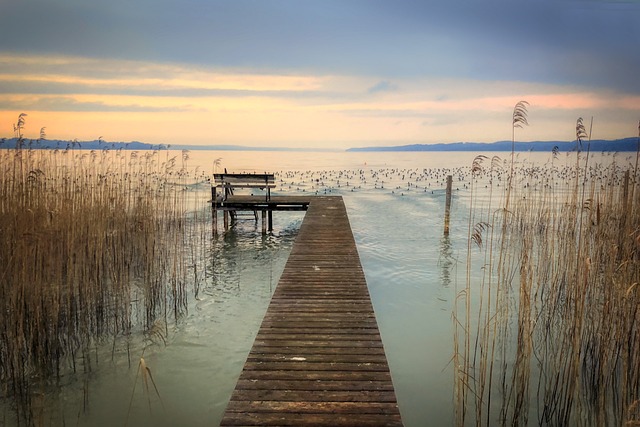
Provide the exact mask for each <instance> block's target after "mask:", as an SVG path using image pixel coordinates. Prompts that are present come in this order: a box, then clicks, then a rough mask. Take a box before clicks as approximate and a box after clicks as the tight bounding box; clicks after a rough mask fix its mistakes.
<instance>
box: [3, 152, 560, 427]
mask: <svg viewBox="0 0 640 427" xmlns="http://www.w3.org/2000/svg"><path fill="white" fill-rule="evenodd" d="M477 154H478V153H446V152H443V153H344V152H321V153H306V152H235V151H222V152H212V151H192V152H190V153H189V157H190V158H189V160H188V163H187V164H188V167H189V168H192V169H193V170H194V171H195V170H197V171H199V173H202V174H203V179H202V180H201V182H199V183H194V184H193V185H191V186H190V187H189V191H192V192H193V197H194V201H195V202H194V208H193V209H194V210H195V211H197V213H198V214H201V215H200V217H201V218H208V219H202V220H203V221H204V220H208V221H210V213H209V208H208V205H207V204H206V201H207V200H208V197H210V194H209V184H208V183H207V182H206V181H205V179H206V178H207V177H208V176H209V175H210V174H211V172H212V171H213V170H214V162H215V160H216V159H220V161H219V166H215V167H216V168H217V170H218V171H220V170H222V169H223V168H226V169H227V170H228V171H229V172H265V171H266V172H274V173H276V174H277V181H278V188H276V189H275V190H274V191H273V194H285V193H286V194H305V193H306V194H309V193H312V194H314V193H316V192H317V193H318V194H325V193H326V194H332V195H341V196H343V197H344V200H345V204H346V206H347V211H348V215H349V219H350V221H351V225H352V230H353V233H354V236H355V239H356V243H357V247H358V251H359V254H360V258H361V261H362V265H363V268H364V272H365V275H366V279H367V283H368V286H369V290H370V293H371V298H372V302H373V305H374V308H375V312H376V317H377V320H378V324H379V327H380V331H381V334H382V339H383V342H384V345H385V350H386V353H387V357H388V361H389V365H390V368H391V374H392V377H393V382H394V385H395V388H396V393H397V397H398V403H399V406H400V411H401V413H402V417H403V420H404V423H405V425H406V426H409V427H411V426H424V425H452V424H453V420H454V403H453V402H454V401H453V380H454V374H453V369H452V367H451V365H450V360H451V357H452V355H453V321H452V312H453V304H454V299H455V296H456V294H457V292H458V290H459V289H460V288H461V287H463V286H464V283H465V257H466V251H467V243H468V234H469V232H468V227H469V224H468V222H469V194H470V192H469V189H468V187H469V184H470V175H469V173H470V167H471V163H472V161H473V158H474V157H475V156H476V155H477ZM496 154H497V155H499V156H501V157H503V158H505V159H506V158H509V156H510V154H507V153H488V155H489V156H494V155H496ZM165 155H166V154H165V153H161V154H160V156H162V157H164V156H165ZM175 155H176V156H178V157H179V156H180V155H181V153H175ZM550 158H551V156H550V154H535V153H526V154H521V155H520V156H519V161H521V162H525V161H526V162H531V163H532V164H544V163H547V162H549V161H550ZM447 174H452V175H453V177H454V183H453V188H454V195H453V204H452V211H451V232H450V236H449V237H448V238H444V237H443V217H444V199H445V194H444V188H445V177H446V175H447ZM303 216H304V214H303V213H295V212H293V213H286V212H283V213H279V212H277V213H275V214H274V231H273V233H272V234H271V235H268V236H263V235H262V233H261V225H260V224H256V223H255V222H254V221H253V220H252V219H251V220H241V221H240V222H239V223H238V225H237V226H236V227H235V228H233V229H231V230H229V231H228V232H221V233H219V234H218V235H217V236H216V237H211V238H210V239H208V240H207V245H206V250H207V252H206V253H205V260H204V262H203V263H202V265H200V266H199V267H200V268H201V270H202V277H203V279H202V281H201V284H200V290H199V293H198V298H197V299H196V298H195V297H194V296H193V294H192V295H191V297H190V303H189V312H188V314H187V315H186V316H185V317H183V318H181V319H179V321H178V322H177V323H175V324H171V325H169V334H168V336H167V337H165V339H166V344H165V343H163V342H158V341H159V340H157V339H156V340H155V341H154V340H152V339H146V340H145V337H144V336H143V335H142V333H140V336H139V337H137V340H136V339H134V340H132V342H133V343H132V344H131V347H130V348H129V350H128V352H127V349H126V345H125V343H124V342H116V343H115V344H114V343H113V342H109V343H105V345H104V346H103V347H100V348H99V349H98V353H99V357H98V363H97V365H95V364H94V366H93V367H92V371H91V373H90V374H88V375H82V376H80V375H68V376H65V377H63V378H62V379H61V380H60V382H59V383H58V384H55V385H52V387H51V388H50V389H48V390H46V391H44V392H43V394H42V396H41V398H40V403H39V405H40V407H41V411H42V412H41V413H42V415H41V419H42V420H43V423H44V424H45V425H61V424H65V425H81V426H85V425H92V426H93V425H104V426H111V425H125V424H128V425H157V424H163V425H178V424H179V425H193V426H200V425H202V426H205V425H217V424H218V423H219V421H220V419H221V417H222V414H223V412H224V409H225V407H226V404H227V401H228V399H229V397H230V394H231V392H232V390H233V388H234V386H235V383H236V380H237V378H238V376H239V374H240V371H241V370H242V366H243V364H244V361H245V358H246V356H247V354H248V352H249V350H250V348H251V345H252V343H253V339H254V337H255V335H256V333H257V330H258V327H259V325H260V323H261V320H262V317H263V315H264V312H265V311H266V309H267V306H268V304H269V300H270V297H271V295H272V293H273V290H274V288H275V286H276V285H277V282H278V278H279V276H280V274H281V272H282V269H283V268H284V264H285V262H286V260H287V257H288V254H289V251H290V249H291V247H292V245H293V242H294V240H295V237H296V232H297V230H298V228H299V226H300V224H301V222H302V219H303ZM221 223H222V221H219V226H221ZM478 269H479V267H478ZM151 338H152V337H151ZM143 352H144V353H143ZM128 354H130V360H131V363H130V362H129V357H128ZM112 355H113V357H112ZM143 355H144V359H145V361H146V364H147V366H148V367H149V369H150V371H151V373H152V375H153V380H154V382H155V384H156V386H157V389H158V393H157V394H156V393H155V391H153V387H152V386H150V387H151V393H149V394H145V393H143V388H144V386H143V384H142V381H141V378H140V376H139V375H138V360H139V359H140V357H142V356H143ZM158 395H159V397H158ZM2 408H3V410H2V414H0V424H7V425H11V424H13V423H14V422H15V420H14V419H13V416H12V411H11V408H10V405H7V404H6V403H5V404H3V406H2Z"/></svg>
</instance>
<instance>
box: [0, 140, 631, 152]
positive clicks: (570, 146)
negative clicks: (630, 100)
mask: <svg viewBox="0 0 640 427" xmlns="http://www.w3.org/2000/svg"><path fill="white" fill-rule="evenodd" d="M583 144H584V142H583ZM16 147H20V148H32V149H39V148H43V149H62V150H64V149H74V148H77V149H86V150H104V149H116V150H118V149H125V150H220V151H327V149H326V148H317V149H314V148H304V149H303V148H298V147H254V146H245V145H191V144H148V143H145V142H138V141H132V142H107V141H104V140H102V139H97V140H93V141H78V140H74V141H64V140H53V139H52V140H50V139H25V138H22V139H18V138H2V139H0V148H16ZM584 148H586V147H582V148H581V150H582V149H584ZM511 149H512V142H511V141H497V142H490V143H487V142H452V143H437V144H410V145H392V146H385V147H375V146H370V147H357V148H349V149H347V150H346V151H349V152H362V151H473V152H482V151H501V152H509V151H511ZM513 149H514V151H516V152H526V151H535V152H545V151H546V152H552V151H557V152H562V153H567V152H572V151H576V149H577V142H576V141H529V142H516V143H515V144H514V146H513ZM590 150H591V151H595V152H597V151H603V152H626V151H637V150H638V138H637V137H631V138H623V139H613V140H604V139H597V140H593V141H591V142H590ZM338 151H339V150H338Z"/></svg>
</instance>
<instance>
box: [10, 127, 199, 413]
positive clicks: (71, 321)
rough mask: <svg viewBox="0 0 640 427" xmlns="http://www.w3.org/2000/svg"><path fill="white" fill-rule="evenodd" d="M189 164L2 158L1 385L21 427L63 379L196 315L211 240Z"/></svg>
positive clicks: (23, 153) (40, 155) (132, 158)
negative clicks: (204, 242)
mask: <svg viewBox="0 0 640 427" xmlns="http://www.w3.org/2000/svg"><path fill="white" fill-rule="evenodd" d="M23 125H24V123H19V124H18V125H17V126H16V127H17V129H16V132H21V128H22V126H23ZM187 160H188V157H187V156H186V155H184V154H183V158H182V161H181V163H180V166H181V168H180V169H177V168H176V163H175V162H174V161H168V162H165V163H164V164H160V161H159V153H158V152H148V153H144V154H142V155H141V154H140V153H137V152H123V151H122V150H106V149H105V150H102V151H83V150H74V149H67V150H58V149H54V150H30V149H20V148H18V149H15V150H14V149H5V150H0V384H2V390H1V392H2V395H3V396H4V397H7V398H9V397H10V398H14V399H15V401H16V407H17V410H18V417H19V419H23V420H26V422H27V424H30V423H32V422H33V421H34V418H33V417H34V412H33V410H32V409H33V408H32V399H33V397H34V396H35V395H37V393H38V392H39V391H40V390H42V389H43V388H45V387H46V386H47V384H48V383H49V382H50V381H51V380H52V379H53V380H55V379H56V378H60V377H61V376H62V375H64V374H66V373H69V372H78V373H85V372H90V371H91V370H92V369H93V368H92V365H93V364H94V363H96V362H97V357H98V351H97V349H98V347H99V346H100V345H102V344H103V343H105V342H107V341H112V342H113V343H114V344H113V345H114V346H115V342H116V341H117V340H126V341H127V342H128V340H129V339H130V337H131V336H132V334H134V333H137V332H143V331H145V330H151V328H152V327H153V326H154V325H157V322H158V321H162V322H164V323H163V324H164V325H166V324H167V323H170V322H171V321H176V320H178V319H179V318H180V317H181V316H182V315H183V314H184V313H185V312H186V308H187V285H188V284H190V283H193V279H192V277H193V276H195V275H197V274H198V268H199V267H198V266H199V265H202V263H201V260H202V258H199V257H203V256H204V252H203V249H198V248H191V249H188V248H189V245H190V244H191V243H192V239H195V238H196V237H198V236H200V237H199V238H200V239H203V237H202V236H205V235H206V233H205V232H204V231H202V230H201V228H203V225H202V224H205V222H203V221H200V218H199V217H198V216H197V215H191V214H189V213H188V212H189V211H190V209H192V207H190V203H191V202H190V200H189V196H190V193H189V191H188V186H189V185H190V183H191V182H193V181H194V179H195V178H194V177H193V174H192V173H191V172H189V171H188V169H187ZM195 210H197V209H195ZM195 243H197V242H195ZM189 257H190V258H189ZM189 264H190V265H189ZM165 328H166V326H165ZM165 332H166V331H165Z"/></svg>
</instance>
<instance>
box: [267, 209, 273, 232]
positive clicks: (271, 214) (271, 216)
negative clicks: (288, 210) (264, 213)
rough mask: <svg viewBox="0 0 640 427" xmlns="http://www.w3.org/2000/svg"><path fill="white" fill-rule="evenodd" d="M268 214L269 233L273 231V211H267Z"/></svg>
mask: <svg viewBox="0 0 640 427" xmlns="http://www.w3.org/2000/svg"><path fill="white" fill-rule="evenodd" d="M268 214H269V231H270V232H271V231H273V211H272V210H269V211H268Z"/></svg>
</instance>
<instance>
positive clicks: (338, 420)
mask: <svg viewBox="0 0 640 427" xmlns="http://www.w3.org/2000/svg"><path fill="white" fill-rule="evenodd" d="M309 199H310V204H309V205H308V210H307V213H306V215H305V218H304V221H303V223H302V225H301V227H300V231H299V234H298V236H297V238H296V241H295V244H294V246H293V249H292V251H291V255H290V256H289V259H288V260H287V263H286V265H285V269H284V272H283V273H282V276H281V278H280V281H279V283H278V286H277V288H276V290H275V293H274V295H273V298H272V300H271V304H270V305H269V308H268V309H267V313H266V315H265V317H264V320H263V322H262V325H261V327H260V330H259V331H258V335H257V337H256V339H255V342H254V344H253V348H252V349H251V352H250V353H249V356H248V358H247V361H246V363H245V365H244V369H243V371H242V373H241V375H240V378H239V380H238V383H237V385H236V388H235V390H234V392H233V394H232V396H231V400H230V402H229V404H228V406H227V409H226V412H225V414H224V417H223V419H222V422H221V423H220V425H221V426H258V425H259V426H311V425H313V426H332V427H334V426H401V425H402V420H401V418H400V412H399V410H398V405H397V401H396V395H395V391H394V388H393V384H392V382H391V375H390V372H389V366H388V364H387V359H386V356H385V352H384V348H383V345H382V340H381V338H380V333H379V331H378V325H377V322H376V318H375V315H374V312H373V307H372V305H371V299H370V296H369V291H368V289H367V284H366V281H365V277H364V273H363V271H362V265H361V264H360V258H359V256H358V251H357V249H356V245H355V241H354V238H353V233H352V231H351V226H350V224H349V219H348V217H347V212H346V209H345V206H344V202H343V200H342V197H320V196H317V197H310V198H309Z"/></svg>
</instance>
